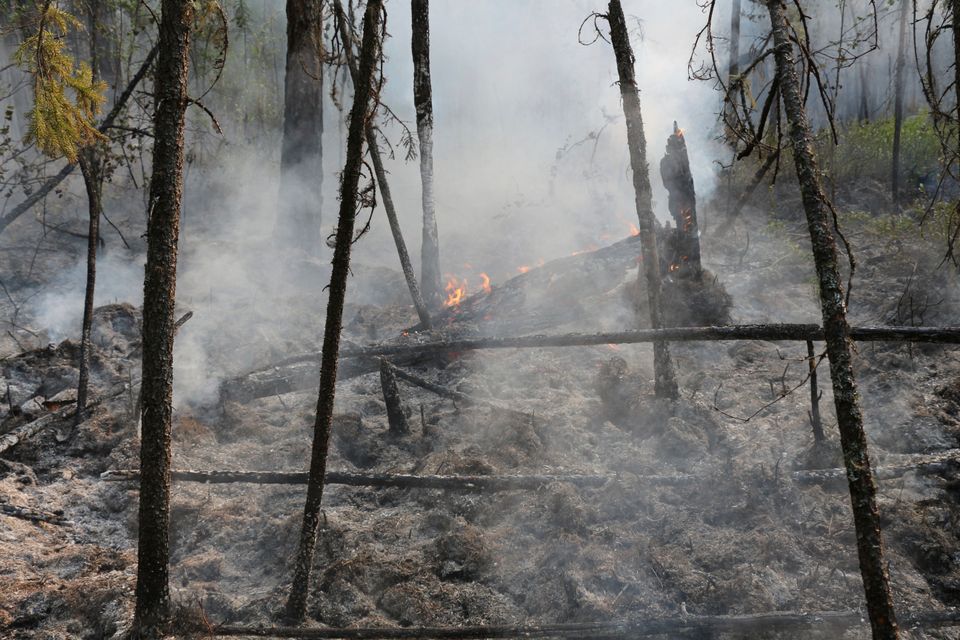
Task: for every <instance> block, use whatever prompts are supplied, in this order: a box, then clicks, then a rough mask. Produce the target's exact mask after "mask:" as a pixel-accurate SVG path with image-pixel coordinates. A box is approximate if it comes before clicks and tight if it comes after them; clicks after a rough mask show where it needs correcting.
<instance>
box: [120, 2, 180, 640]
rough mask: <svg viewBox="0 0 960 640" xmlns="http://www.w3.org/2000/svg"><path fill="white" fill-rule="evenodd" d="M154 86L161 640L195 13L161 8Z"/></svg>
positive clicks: (156, 577) (145, 444) (143, 449)
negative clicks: (176, 311) (182, 202)
mask: <svg viewBox="0 0 960 640" xmlns="http://www.w3.org/2000/svg"><path fill="white" fill-rule="evenodd" d="M160 6H161V17H160V41H159V43H158V45H157V46H158V50H159V52H160V56H159V59H158V61H157V72H156V78H155V89H154V91H155V98H154V100H155V103H156V113H155V116H154V137H155V141H154V145H153V177H152V178H151V180H150V199H149V222H148V225H147V264H146V269H145V272H146V276H145V278H144V283H143V375H142V383H141V394H142V397H143V404H142V408H141V421H142V429H141V437H140V474H141V476H140V507H139V532H138V541H137V542H138V545H137V603H136V611H135V622H134V635H135V636H138V637H141V638H159V637H161V636H162V635H163V629H164V627H165V626H166V622H167V619H168V616H169V608H170V587H169V566H168V565H169V555H170V539H169V526H170V434H171V423H172V418H173V340H174V334H175V332H176V329H175V324H176V318H175V317H174V306H175V301H176V284H177V250H178V242H179V235H180V200H181V196H182V194H183V146H184V135H183V131H184V120H185V113H186V109H187V105H188V103H189V101H190V98H189V96H188V94H187V76H188V71H189V64H190V29H191V25H192V24H193V20H194V14H195V5H194V3H193V2H190V1H189V0H163V2H162V3H161V5H160Z"/></svg>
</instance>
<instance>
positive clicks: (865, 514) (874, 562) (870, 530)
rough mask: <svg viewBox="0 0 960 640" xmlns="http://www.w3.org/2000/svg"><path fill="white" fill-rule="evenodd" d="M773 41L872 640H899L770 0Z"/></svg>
mask: <svg viewBox="0 0 960 640" xmlns="http://www.w3.org/2000/svg"><path fill="white" fill-rule="evenodd" d="M767 8H768V10H769V12H770V23H771V26H772V29H773V42H774V47H775V51H774V54H775V58H776V64H777V76H778V77H779V79H780V92H781V96H782V97H783V106H784V110H785V112H786V115H787V122H788V123H789V134H790V143H791V145H792V147H793V157H794V164H795V165H796V167H797V179H798V180H799V182H800V190H801V195H802V197H803V208H804V211H805V212H806V215H807V226H808V228H809V230H810V239H811V241H812V244H813V257H814V261H815V263H816V268H817V278H818V280H819V284H820V306H821V312H822V314H823V329H824V338H825V340H826V343H827V357H828V358H829V360H830V378H831V381H832V383H833V395H834V404H835V406H836V411H837V425H838V427H839V430H840V444H841V446H842V448H843V459H844V464H845V466H846V469H847V479H848V481H849V485H850V499H851V502H852V505H853V520H854V526H855V528H856V532H857V550H858V552H859V558H860V573H861V575H862V577H863V587H864V591H865V593H866V601H867V611H868V613H869V616H870V625H871V627H872V628H873V637H874V638H884V639H893V638H897V637H898V631H897V621H896V617H895V615H894V610H893V600H892V598H891V595H890V584H889V582H890V581H889V576H888V575H887V568H886V564H885V563H884V558H883V542H882V538H881V535H880V514H879V511H878V509H877V498H876V493H877V486H876V483H875V481H874V477H873V471H872V469H871V467H870V458H869V457H868V455H867V437H866V434H865V433H864V431H863V413H862V411H861V409H860V400H859V397H858V393H857V383H856V379H855V378H854V374H853V361H852V356H851V341H850V326H849V325H848V324H847V311H846V305H845V303H844V294H843V283H842V281H841V276H840V269H839V266H838V264H837V244H836V241H835V239H834V236H833V230H832V227H831V220H832V217H831V215H830V210H829V206H828V203H827V199H826V195H825V194H824V192H823V188H822V186H821V184H820V178H819V175H820V174H819V170H818V168H817V162H816V158H815V157H814V155H813V146H812V143H811V139H812V137H811V132H810V125H809V123H808V122H807V116H806V113H805V111H804V108H803V97H802V94H801V91H800V80H799V78H798V76H797V70H796V66H795V64H794V59H793V46H792V44H791V43H790V39H789V26H788V23H787V18H786V10H785V8H784V5H783V4H782V0H767Z"/></svg>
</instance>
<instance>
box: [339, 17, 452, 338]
mask: <svg viewBox="0 0 960 640" xmlns="http://www.w3.org/2000/svg"><path fill="white" fill-rule="evenodd" d="M333 7H334V11H335V13H336V15H337V16H339V19H338V22H339V30H340V39H341V40H342V41H343V42H346V43H351V46H347V47H344V50H343V51H344V54H345V55H346V58H347V67H348V68H349V70H350V77H351V78H352V79H353V81H354V83H356V78H357V74H358V73H359V70H358V69H357V61H356V59H355V58H354V56H353V49H352V39H351V36H350V29H349V28H348V27H347V25H348V24H352V17H351V16H352V13H351V15H350V16H348V15H347V14H345V13H344V11H343V4H342V3H341V2H340V0H333ZM364 135H365V137H366V140H367V148H368V149H369V150H370V160H371V161H372V162H373V173H374V175H376V177H377V185H379V187H380V199H381V200H383V208H384V211H386V213H387V222H388V223H389V225H390V233H391V234H392V235H393V242H394V244H395V245H396V246H397V255H398V256H399V258H400V269H401V271H403V277H404V279H405V280H406V282H407V288H408V289H409V290H410V298H411V299H412V300H413V306H414V308H415V309H416V310H417V316H418V317H419V318H420V327H421V328H423V329H430V328H431V327H432V326H433V322H432V321H431V319H430V311H429V309H427V303H426V302H425V301H424V299H423V294H422V293H421V289H420V285H419V284H418V283H417V276H416V275H415V274H414V272H413V264H412V263H411V262H410V253H409V252H408V251H407V243H406V241H405V240H404V239H403V230H402V229H401V228H400V220H399V218H397V209H396V207H395V206H394V204H393V195H392V194H391V193H390V182H389V181H388V180H387V171H386V169H385V168H384V166H383V158H382V157H381V156H380V147H379V146H378V145H377V134H376V131H375V130H374V128H373V124H372V123H367V127H366V130H365V133H364Z"/></svg>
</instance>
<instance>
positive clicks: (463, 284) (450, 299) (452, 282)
mask: <svg viewBox="0 0 960 640" xmlns="http://www.w3.org/2000/svg"><path fill="white" fill-rule="evenodd" d="M443 290H444V291H445V292H446V294H447V299H446V300H444V301H443V306H444V307H446V308H448V309H449V308H450V307H459V306H460V303H461V302H463V299H464V298H465V297H467V281H466V279H464V280H460V279H459V278H457V276H451V275H448V276H447V284H446V285H445V286H444V288H443Z"/></svg>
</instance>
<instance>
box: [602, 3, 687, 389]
mask: <svg viewBox="0 0 960 640" xmlns="http://www.w3.org/2000/svg"><path fill="white" fill-rule="evenodd" d="M607 20H608V21H609V23H610V40H611V42H612V43H613V52H614V54H615V55H616V58H617V73H618V75H619V77H620V97H621V99H622V100H623V115H624V116H625V118H626V121H627V145H628V146H629V148H630V165H631V167H632V168H633V188H634V191H635V194H636V207H637V217H638V218H639V222H640V239H641V256H642V259H643V265H641V268H642V269H643V271H644V273H645V275H646V279H647V295H648V296H649V300H650V326H651V328H653V329H659V328H661V327H662V326H663V310H662V307H661V284H660V258H659V257H658V256H657V236H656V233H657V229H656V218H655V217H654V215H653V200H652V198H653V194H652V192H651V190H650V168H649V166H648V165H647V141H646V138H645V136H644V133H643V118H642V115H641V112H640V93H639V91H638V90H637V83H636V80H635V76H634V70H633V61H634V58H633V50H632V49H631V48H630V36H629V34H628V33H627V22H626V19H625V18H624V16H623V9H622V8H621V6H620V0H610V5H609V10H608V13H607ZM653 368H654V389H655V390H656V395H657V396H658V397H664V398H676V397H677V393H678V391H677V380H676V377H675V375H674V373H673V361H672V359H671V357H670V348H669V346H668V345H667V343H665V342H655V343H654V344H653Z"/></svg>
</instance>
